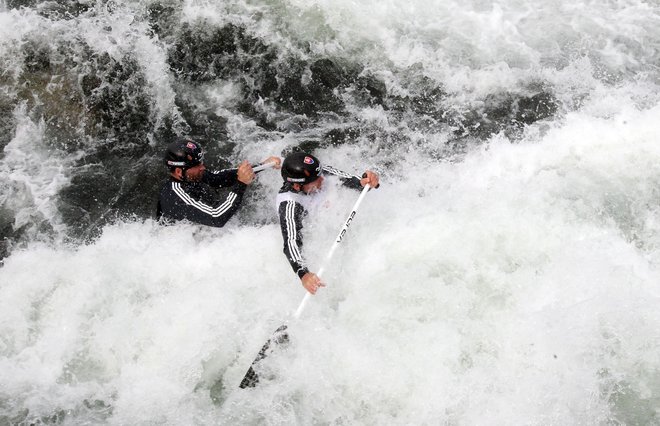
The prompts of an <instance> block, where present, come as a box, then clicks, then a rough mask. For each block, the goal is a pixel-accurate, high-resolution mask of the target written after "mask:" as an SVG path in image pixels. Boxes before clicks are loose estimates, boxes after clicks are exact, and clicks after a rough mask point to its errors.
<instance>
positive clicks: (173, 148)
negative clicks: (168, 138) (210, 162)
mask: <svg viewBox="0 0 660 426" xmlns="http://www.w3.org/2000/svg"><path fill="white" fill-rule="evenodd" d="M203 160H204V150H202V147H201V146H200V145H199V144H198V143H196V142H193V141H192V140H190V139H186V138H181V139H178V140H177V141H176V142H172V143H171V144H169V145H168V146H167V152H166V153H165V165H166V166H167V167H169V168H170V169H174V168H176V167H181V168H182V169H189V168H191V167H195V166H196V165H198V164H201V162H202V161H203Z"/></svg>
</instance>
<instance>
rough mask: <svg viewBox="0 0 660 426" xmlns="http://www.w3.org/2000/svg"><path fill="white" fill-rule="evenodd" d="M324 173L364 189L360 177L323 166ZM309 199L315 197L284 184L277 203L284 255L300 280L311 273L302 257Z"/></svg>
mask: <svg viewBox="0 0 660 426" xmlns="http://www.w3.org/2000/svg"><path fill="white" fill-rule="evenodd" d="M323 173H326V174H332V175H335V176H339V178H340V179H341V180H342V183H343V184H344V186H347V187H349V188H353V189H358V190H359V189H362V185H360V178H359V177H358V176H352V175H350V174H348V173H346V172H342V171H341V170H337V169H335V168H333V167H330V166H323ZM309 197H313V195H307V194H305V193H304V192H302V191H296V190H294V189H293V187H292V185H291V184H290V183H288V182H287V183H284V186H282V189H280V192H279V193H278V194H277V201H276V204H277V212H278V214H279V216H280V228H281V230H282V238H283V239H284V249H283V251H284V255H285V256H286V258H287V260H288V261H289V264H291V268H293V271H294V272H295V273H296V274H297V275H298V277H300V278H302V277H303V275H305V274H306V273H307V272H309V269H307V265H306V263H305V260H304V259H303V256H302V246H303V236H302V228H303V218H304V217H305V216H307V210H308V201H309Z"/></svg>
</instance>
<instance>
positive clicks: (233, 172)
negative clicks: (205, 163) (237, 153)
mask: <svg viewBox="0 0 660 426" xmlns="http://www.w3.org/2000/svg"><path fill="white" fill-rule="evenodd" d="M246 187H247V185H245V184H244V183H242V182H239V181H238V171H237V169H227V170H220V171H208V170H206V171H204V174H203V175H202V179H201V181H199V182H181V181H178V180H175V179H173V178H171V179H170V180H169V181H168V182H166V183H165V184H164V185H163V187H162V188H161V190H160V197H159V198H158V207H157V211H156V217H157V218H158V220H164V221H174V220H189V221H191V222H195V223H199V224H201V225H208V226H215V227H222V226H224V224H225V223H227V221H228V220H229V219H230V218H231V217H232V215H233V214H234V213H236V210H238V207H239V206H240V204H241V201H242V200H243V193H244V192H245V188H246ZM216 188H230V191H229V193H228V194H227V196H226V197H220V196H219V195H218V193H217V191H216Z"/></svg>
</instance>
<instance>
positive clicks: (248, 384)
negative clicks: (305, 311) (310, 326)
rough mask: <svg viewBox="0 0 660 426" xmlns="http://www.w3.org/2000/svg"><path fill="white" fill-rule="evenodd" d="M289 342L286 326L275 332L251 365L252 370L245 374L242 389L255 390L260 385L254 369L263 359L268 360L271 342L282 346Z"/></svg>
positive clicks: (249, 369)
mask: <svg viewBox="0 0 660 426" xmlns="http://www.w3.org/2000/svg"><path fill="white" fill-rule="evenodd" d="M288 341H289V335H288V334H287V332H286V325H282V326H280V327H279V328H278V329H277V330H275V333H273V337H271V338H270V339H268V340H267V341H266V343H265V344H264V345H263V347H262V348H261V350H260V351H259V354H258V355H257V357H256V358H255V359H254V361H252V365H250V368H248V371H247V373H245V376H244V377H243V380H241V384H240V385H238V387H240V388H241V389H245V388H253V387H255V386H257V383H259V375H258V374H257V372H256V371H254V368H252V367H254V366H255V365H256V364H257V363H258V362H259V361H261V360H262V359H264V358H266V356H268V355H267V353H268V349H269V348H270V344H271V342H274V343H275V344H277V345H281V344H283V343H286V342H288Z"/></svg>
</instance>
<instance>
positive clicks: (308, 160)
mask: <svg viewBox="0 0 660 426" xmlns="http://www.w3.org/2000/svg"><path fill="white" fill-rule="evenodd" d="M303 161H304V162H305V164H314V159H313V158H312V157H305V159H304V160H303Z"/></svg>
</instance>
